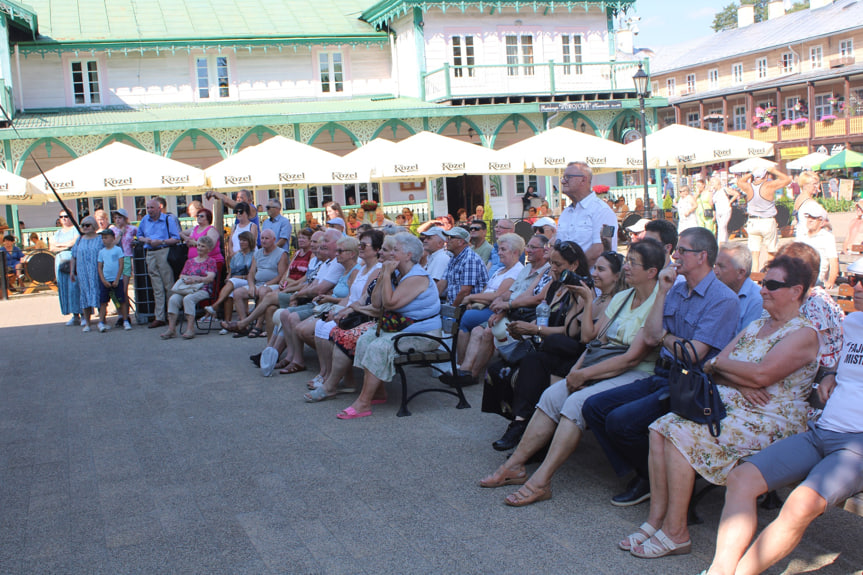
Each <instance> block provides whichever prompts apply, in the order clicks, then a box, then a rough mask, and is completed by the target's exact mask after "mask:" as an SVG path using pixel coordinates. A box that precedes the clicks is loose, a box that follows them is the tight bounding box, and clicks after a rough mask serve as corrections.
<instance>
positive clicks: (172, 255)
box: [165, 215, 189, 278]
mask: <svg viewBox="0 0 863 575" xmlns="http://www.w3.org/2000/svg"><path fill="white" fill-rule="evenodd" d="M170 217H171V216H169V215H168V216H165V227H166V228H168V238H170V237H171V228H170V226H169V225H168V219H170ZM177 227H178V228H179V227H180V222H177ZM187 259H189V246H187V245H186V244H184V243H178V244H174V245H172V246H168V265H169V266H171V271H173V272H174V277H175V278H178V277H180V276H181V275H182V274H183V266H185V265H186V260H187Z"/></svg>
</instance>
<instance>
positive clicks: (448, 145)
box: [374, 132, 523, 181]
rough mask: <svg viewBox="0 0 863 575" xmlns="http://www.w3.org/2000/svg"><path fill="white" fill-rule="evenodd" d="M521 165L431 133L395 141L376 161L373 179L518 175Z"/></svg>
mask: <svg viewBox="0 0 863 575" xmlns="http://www.w3.org/2000/svg"><path fill="white" fill-rule="evenodd" d="M522 172H523V167H522V166H521V164H517V163H516V162H513V161H512V160H511V159H509V157H508V156H506V155H504V154H502V153H501V152H497V151H495V150H490V149H489V148H484V147H482V146H478V145H476V144H469V143H468V142H464V141H462V140H456V139H454V138H449V137H447V136H441V135H440V134H434V133H432V132H420V133H418V134H414V135H413V136H411V137H409V138H406V139H404V140H402V141H401V142H398V143H397V144H396V145H395V146H393V147H392V149H391V152H390V153H388V154H386V155H385V156H384V157H381V158H380V159H379V160H378V161H377V166H376V176H377V177H375V178H374V179H376V180H377V179H380V180H390V181H405V180H411V179H414V180H416V179H421V178H441V177H451V176H459V175H462V174H473V175H493V174H521V173H522Z"/></svg>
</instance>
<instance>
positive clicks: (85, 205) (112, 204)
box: [76, 196, 147, 222]
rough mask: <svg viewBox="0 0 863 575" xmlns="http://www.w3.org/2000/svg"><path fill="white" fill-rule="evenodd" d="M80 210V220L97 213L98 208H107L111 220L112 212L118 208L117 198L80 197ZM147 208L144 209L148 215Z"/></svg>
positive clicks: (78, 207) (78, 205) (78, 203)
mask: <svg viewBox="0 0 863 575" xmlns="http://www.w3.org/2000/svg"><path fill="white" fill-rule="evenodd" d="M76 207H77V210H78V221H79V222H80V221H81V219H83V218H86V217H87V216H89V215H92V214H94V213H96V210H105V211H106V212H108V220H109V221H110V220H111V215H110V214H111V212H113V211H114V210H116V209H117V198H116V197H113V196H109V197H106V198H78V200H77V202H76ZM146 213H147V210H146V209H145V210H144V214H145V215H146ZM139 219H140V218H139Z"/></svg>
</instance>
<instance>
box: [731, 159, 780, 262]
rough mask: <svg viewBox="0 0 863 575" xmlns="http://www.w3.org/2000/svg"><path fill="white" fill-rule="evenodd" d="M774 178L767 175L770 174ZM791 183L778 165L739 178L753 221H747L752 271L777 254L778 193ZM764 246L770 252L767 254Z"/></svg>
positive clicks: (750, 217)
mask: <svg viewBox="0 0 863 575" xmlns="http://www.w3.org/2000/svg"><path fill="white" fill-rule="evenodd" d="M768 173H770V174H771V175H773V177H774V178H773V179H772V180H770V179H768V178H767V174H768ZM790 183H791V178H789V177H788V175H787V174H783V173H782V172H780V171H779V170H778V169H776V168H775V167H770V168H768V169H767V170H764V169H760V170H755V171H753V172H751V173H749V174H745V175H743V176H741V177H740V178H738V179H737V187H738V188H740V191H741V192H743V193H744V194H745V195H746V212H747V213H748V214H749V221H748V222H746V233H747V234H748V237H749V239H748V240H747V243H748V245H749V251H751V252H752V271H754V272H757V271H760V270H761V268H763V267H764V266H765V265H766V264H767V262H768V260H769V259H772V258H773V256H774V255H776V249H777V247H778V242H779V235H778V233H777V231H778V226H777V225H776V219H775V217H776V204H775V203H774V199H775V198H776V192H777V191H779V190H781V189H782V188H784V187H785V186H787V185H788V184H790ZM764 249H766V250H767V253H768V254H770V255H769V258H768V257H767V256H765V255H764V253H763V251H764Z"/></svg>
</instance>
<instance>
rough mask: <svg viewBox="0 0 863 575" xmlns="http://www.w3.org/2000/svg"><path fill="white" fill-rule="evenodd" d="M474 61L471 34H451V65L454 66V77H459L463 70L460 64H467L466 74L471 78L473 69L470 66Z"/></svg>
mask: <svg viewBox="0 0 863 575" xmlns="http://www.w3.org/2000/svg"><path fill="white" fill-rule="evenodd" d="M475 63H476V61H475V60H474V49H473V36H453V37H452V65H453V66H455V69H454V70H453V75H454V76H455V77H456V78H461V77H462V76H463V75H464V72H465V71H464V68H462V66H467V67H468V68H467V75H468V76H470V77H471V78H473V74H474V69H473V68H472V67H471V66H473V65H474V64H475Z"/></svg>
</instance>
